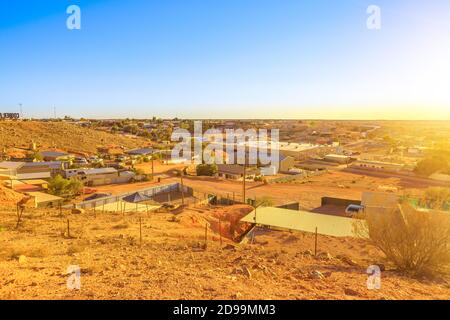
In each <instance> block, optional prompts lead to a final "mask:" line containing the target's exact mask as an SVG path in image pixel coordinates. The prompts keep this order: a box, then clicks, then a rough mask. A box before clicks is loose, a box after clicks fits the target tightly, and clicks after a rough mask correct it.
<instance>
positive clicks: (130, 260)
mask: <svg viewBox="0 0 450 320" xmlns="http://www.w3.org/2000/svg"><path fill="white" fill-rule="evenodd" d="M235 212H237V213H238V214H241V215H242V214H245V210H243V208H242V207H240V208H237V209H236V210H235V209H233V208H232V207H231V208H230V207H229V208H202V209H189V210H185V211H184V212H183V213H181V214H180V215H178V216H176V217H174V216H173V215H172V214H170V213H155V214H150V215H147V214H142V216H139V215H138V214H127V216H125V217H123V216H122V215H121V214H109V213H108V214H106V213H105V214H101V213H98V212H97V215H96V216H94V214H93V213H84V214H79V215H72V214H68V213H64V215H63V216H62V217H61V216H59V214H58V212H55V211H52V210H31V211H30V210H28V211H27V212H26V213H25V218H24V220H23V222H22V224H21V226H20V228H19V229H18V230H15V229H14V227H15V222H16V221H15V219H16V218H15V212H14V211H13V210H8V209H4V210H0V299H449V298H450V286H449V284H448V283H447V282H446V281H445V280H442V279H441V280H436V279H435V280H426V279H415V278H410V277H408V276H406V275H402V274H400V273H398V272H396V271H395V270H394V269H393V267H392V266H390V265H389V264H388V263H386V262H385V261H383V256H382V254H381V253H380V252H379V251H378V250H376V249H375V248H373V247H371V246H370V245H368V244H367V243H366V242H364V241H362V240H355V239H350V238H333V237H326V236H319V238H318V251H319V254H318V255H317V256H316V257H314V255H313V248H314V237H313V236H312V235H309V234H303V233H297V232H296V233H290V232H280V231H264V230H260V231H259V232H258V235H257V236H256V237H255V241H254V243H253V244H236V243H233V242H232V241H231V240H229V239H227V238H226V236H227V233H226V232H222V234H223V237H222V244H221V243H220V239H221V237H220V236H219V233H218V230H217V228H215V227H214V225H215V224H214V221H215V219H217V218H218V217H222V218H223V217H224V216H227V215H228V216H230V215H233V213H235ZM67 220H69V230H70V232H69V233H70V234H68V231H67ZM139 221H141V223H142V229H141V230H142V242H141V241H140V232H139ZM205 225H210V226H211V227H210V228H208V234H207V248H206V249H205V248H204V244H205ZM224 228H226V227H224ZM372 264H378V265H380V266H382V267H383V265H384V271H382V274H381V281H382V282H381V283H382V286H381V289H379V290H369V289H367V284H366V282H367V278H368V275H367V274H366V270H367V267H368V266H370V265H372ZM70 265H77V266H79V267H80V268H81V277H80V280H81V289H80V290H72V289H68V287H67V280H68V279H69V274H67V271H68V267H69V266H70Z"/></svg>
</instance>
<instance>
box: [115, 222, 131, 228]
mask: <svg viewBox="0 0 450 320" xmlns="http://www.w3.org/2000/svg"><path fill="white" fill-rule="evenodd" d="M129 227H130V224H129V223H128V222H127V221H122V222H120V223H118V224H116V225H114V226H113V227H112V228H113V229H127V228H129Z"/></svg>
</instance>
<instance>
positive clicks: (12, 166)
mask: <svg viewBox="0 0 450 320" xmlns="http://www.w3.org/2000/svg"><path fill="white" fill-rule="evenodd" d="M24 164H25V162H14V161H3V162H0V168H1V169H8V170H17V169H19V168H21V167H22V166H23V165H24Z"/></svg>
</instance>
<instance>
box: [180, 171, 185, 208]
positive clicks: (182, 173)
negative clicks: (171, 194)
mask: <svg viewBox="0 0 450 320" xmlns="http://www.w3.org/2000/svg"><path fill="white" fill-rule="evenodd" d="M183 175H184V169H182V170H181V171H180V177H181V204H182V205H183V206H184V183H183Z"/></svg>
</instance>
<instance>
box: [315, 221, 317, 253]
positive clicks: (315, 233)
mask: <svg viewBox="0 0 450 320" xmlns="http://www.w3.org/2000/svg"><path fill="white" fill-rule="evenodd" d="M316 255H317V227H316V233H315V236H314V256H316Z"/></svg>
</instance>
